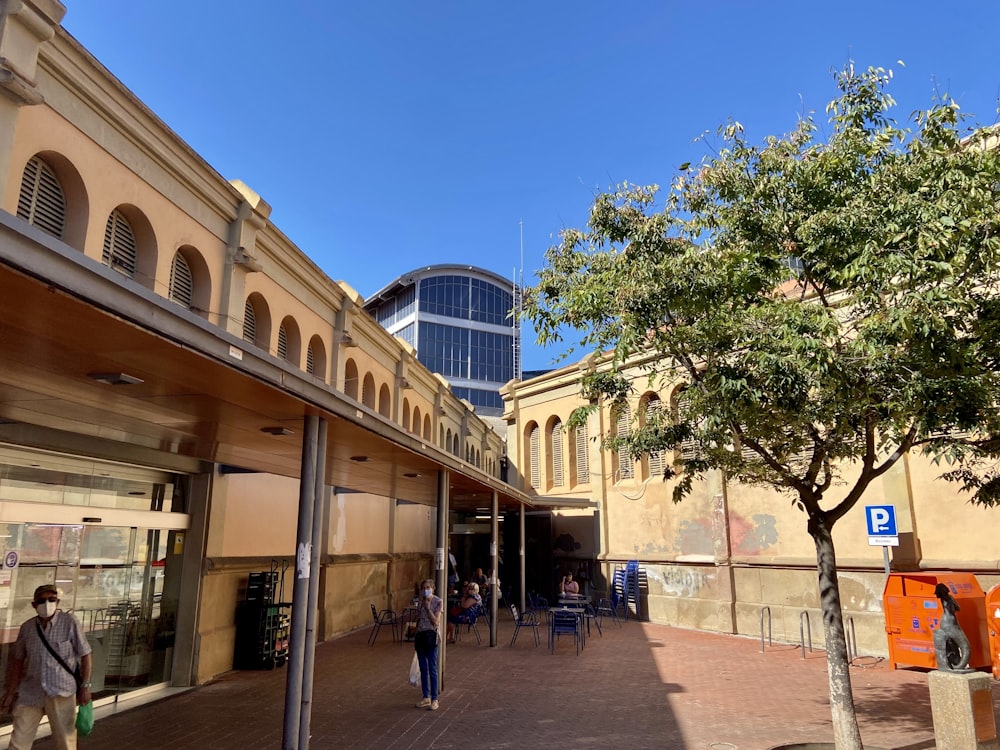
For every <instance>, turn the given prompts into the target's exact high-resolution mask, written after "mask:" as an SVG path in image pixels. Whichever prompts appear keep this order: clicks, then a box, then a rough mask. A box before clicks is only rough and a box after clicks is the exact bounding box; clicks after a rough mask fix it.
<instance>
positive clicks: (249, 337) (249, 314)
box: [243, 300, 257, 344]
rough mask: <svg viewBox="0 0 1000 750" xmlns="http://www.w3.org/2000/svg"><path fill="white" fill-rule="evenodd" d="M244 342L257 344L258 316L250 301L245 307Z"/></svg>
mask: <svg viewBox="0 0 1000 750" xmlns="http://www.w3.org/2000/svg"><path fill="white" fill-rule="evenodd" d="M243 340H244V341H249V342H250V343H251V344H255V343H257V315H256V313H254V311H253V305H252V304H250V300H247V303H246V305H244V307H243Z"/></svg>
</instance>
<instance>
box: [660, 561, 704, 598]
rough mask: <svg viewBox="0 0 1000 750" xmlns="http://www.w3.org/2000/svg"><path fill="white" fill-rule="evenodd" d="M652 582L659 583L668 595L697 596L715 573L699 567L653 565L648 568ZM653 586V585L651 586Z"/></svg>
mask: <svg viewBox="0 0 1000 750" xmlns="http://www.w3.org/2000/svg"><path fill="white" fill-rule="evenodd" d="M647 576H648V578H649V580H650V583H651V584H652V583H654V582H655V583H659V584H660V586H661V587H662V589H663V593H664V594H666V595H668V596H686V597H697V596H698V595H699V593H700V592H701V590H702V589H703V588H705V587H706V586H710V585H711V583H712V579H713V578H714V577H715V575H714V573H708V572H705V571H703V570H700V569H698V568H678V567H672V566H671V567H653V568H650V569H647ZM651 588H652V586H651Z"/></svg>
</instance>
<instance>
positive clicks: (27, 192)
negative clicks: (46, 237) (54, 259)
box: [17, 156, 66, 239]
mask: <svg viewBox="0 0 1000 750" xmlns="http://www.w3.org/2000/svg"><path fill="white" fill-rule="evenodd" d="M17 215H18V216H20V217H21V218H22V219H24V220H25V221H27V222H29V223H31V224H32V225H34V226H36V227H38V228H39V229H42V230H44V231H46V232H48V233H49V234H51V235H52V236H54V237H58V238H59V239H62V237H63V230H64V229H65V228H66V196H65V195H64V194H63V189H62V185H60V184H59V178H58V177H56V173H55V172H53V171H52V168H51V167H50V166H49V165H48V164H46V163H45V162H44V161H43V160H42V159H40V158H39V157H37V156H35V157H32V159H31V160H30V161H29V162H28V163H27V164H26V165H25V167H24V175H23V176H22V177H21V193H20V195H18V198H17Z"/></svg>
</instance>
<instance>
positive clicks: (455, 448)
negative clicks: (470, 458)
mask: <svg viewBox="0 0 1000 750" xmlns="http://www.w3.org/2000/svg"><path fill="white" fill-rule="evenodd" d="M458 451H459V445H458V433H457V432H456V433H455V437H454V439H453V442H452V444H451V453H452V455H454V456H457V455H460V454H459V452H458Z"/></svg>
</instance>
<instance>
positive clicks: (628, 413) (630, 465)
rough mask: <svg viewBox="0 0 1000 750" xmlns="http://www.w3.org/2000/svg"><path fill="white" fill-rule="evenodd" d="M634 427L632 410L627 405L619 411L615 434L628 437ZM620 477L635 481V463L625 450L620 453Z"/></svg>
mask: <svg viewBox="0 0 1000 750" xmlns="http://www.w3.org/2000/svg"><path fill="white" fill-rule="evenodd" d="M631 425H632V410H631V409H629V407H628V404H625V405H624V406H622V407H621V408H620V409H619V410H618V418H617V420H616V421H615V434H616V435H617V436H618V437H620V438H623V437H626V436H627V435H628V431H629V428H630V427H631ZM618 476H619V477H620V478H621V479H633V478H634V477H635V463H634V462H633V461H632V455H631V454H630V453H629V452H628V451H627V450H626V449H624V448H622V449H620V450H619V451H618Z"/></svg>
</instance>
